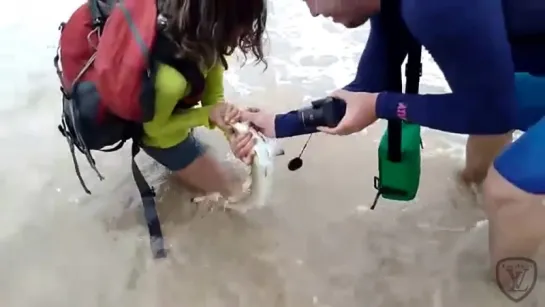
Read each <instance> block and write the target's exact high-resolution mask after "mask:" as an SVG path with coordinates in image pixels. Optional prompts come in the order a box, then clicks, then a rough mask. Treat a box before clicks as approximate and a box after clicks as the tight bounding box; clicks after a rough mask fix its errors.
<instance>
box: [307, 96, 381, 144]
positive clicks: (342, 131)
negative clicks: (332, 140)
mask: <svg viewBox="0 0 545 307" xmlns="http://www.w3.org/2000/svg"><path fill="white" fill-rule="evenodd" d="M331 96H333V97H337V98H340V99H342V100H344V102H346V113H345V115H344V117H343V118H342V120H341V121H340V122H339V124H338V125H337V127H333V128H329V127H318V130H320V131H322V132H325V133H329V134H336V135H348V134H352V133H354V132H358V131H361V130H363V129H365V128H366V127H367V126H369V125H371V124H372V123H374V122H375V121H376V120H377V116H376V113H375V105H376V101H377V96H378V94H377V93H365V92H349V91H347V90H337V91H335V92H333V93H332V94H331Z"/></svg>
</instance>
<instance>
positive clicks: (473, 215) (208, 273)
mask: <svg viewBox="0 0 545 307" xmlns="http://www.w3.org/2000/svg"><path fill="white" fill-rule="evenodd" d="M78 3H79V2H78V1H72V0H53V1H38V0H31V1H25V2H24V3H23V2H6V3H3V4H1V5H0V7H1V8H2V9H1V10H0V16H1V17H2V18H1V19H0V37H1V38H2V41H3V44H2V48H0V78H1V79H2V81H3V82H0V95H1V97H2V99H1V100H0V143H1V147H0V154H1V156H0V157H1V159H0V193H1V195H2V203H1V204H0V208H1V210H2V214H0V306H2V307H50V306H51V307H64V306H66V307H74V306H77V307H87V306H89V307H98V306H100V307H104V306H106V307H107V306H116V307H121V306H130V307H137V306H160V307H169V306H188V307H189V306H190V307H198V306H207V307H208V306H211V307H213V306H221V307H235V306H248V307H255V306H262V307H266V306H275V307H280V306H286V307H305V306H331V307H333V306H342V307H350V306H358V307H361V306H365V307H372V306H408V307H412V306H419V307H420V306H434V307H450V306H456V307H457V306H468V307H469V306H494V307H499V306H511V305H514V303H511V302H510V301H509V300H507V299H506V298H505V297H504V296H503V294H501V293H500V291H499V290H498V289H497V287H496V286H495V285H494V284H493V283H492V282H489V281H488V280H487V277H486V268H487V265H488V263H487V251H486V250H487V244H488V242H487V232H486V221H484V215H483V213H482V211H481V210H480V208H479V204H478V202H477V201H475V200H474V199H473V198H472V197H471V196H469V195H467V194H465V193H462V192H461V190H460V189H459V188H457V185H456V181H455V176H454V174H455V172H456V171H457V170H458V169H459V167H460V165H461V164H462V159H463V155H464V148H463V144H464V142H465V137H463V136H455V135H448V134H443V133H437V132H432V131H428V130H426V131H424V133H423V135H424V141H425V146H426V147H425V149H424V151H423V169H422V171H423V174H422V184H421V189H420V192H419V195H418V199H416V200H415V201H413V202H409V203H397V202H391V201H385V200H383V201H381V203H379V205H378V207H377V209H376V210H375V211H370V210H369V209H368V208H369V206H370V203H371V202H372V200H373V198H374V196H375V191H374V189H373V187H372V182H373V176H374V175H376V172H377V165H376V160H377V158H376V148H377V143H378V140H379V138H380V136H381V132H382V129H383V127H384V125H383V124H382V123H379V124H377V125H375V126H373V127H371V128H369V129H367V130H366V131H364V132H361V133H358V134H355V135H352V136H348V137H331V136H325V135H316V136H314V137H313V140H311V141H310V144H309V146H308V149H307V151H306V153H305V156H304V158H305V165H304V167H303V168H302V169H301V170H299V171H298V172H289V171H288V170H287V168H286V166H285V165H286V163H287V162H288V161H289V159H290V157H291V156H295V155H297V154H298V152H299V150H300V148H301V146H302V145H303V143H304V142H305V140H306V139H305V138H304V137H299V138H293V139H289V140H285V141H283V146H284V148H285V150H286V156H284V157H280V158H278V161H277V162H278V164H277V165H278V167H277V170H276V172H275V179H274V196H273V197H272V198H271V200H270V203H269V205H268V206H267V207H265V208H263V209H260V210H253V211H250V212H248V213H247V214H244V215H242V214H238V213H235V212H226V211H223V210H218V209H217V208H216V209H215V210H209V208H207V207H202V206H195V205H193V204H191V203H190V202H189V201H188V199H189V197H190V195H189V193H188V192H187V191H185V190H184V189H182V188H178V187H177V186H176V185H175V184H174V183H172V182H171V181H170V180H169V177H168V175H167V174H166V172H165V170H164V169H163V168H162V167H160V166H159V165H157V164H156V163H154V162H152V161H150V159H149V158H148V157H146V156H144V155H142V156H141V157H138V162H139V164H140V165H141V166H142V168H143V170H144V172H145V174H146V176H147V177H148V178H149V179H150V181H151V182H152V183H153V184H154V185H155V186H157V187H158V188H159V189H158V190H159V205H158V206H159V211H160V215H161V218H162V221H163V227H164V231H165V234H166V238H167V243H168V245H169V249H170V256H169V258H168V259H166V260H164V261H158V262H154V261H153V260H151V258H150V255H149V248H148V239H147V230H146V228H145V226H144V225H143V223H142V218H141V211H140V204H139V200H138V195H137V192H136V189H135V186H134V184H133V181H132V178H131V174H130V153H129V151H128V150H127V149H125V150H123V151H121V152H118V153H114V154H97V155H96V157H97V160H98V165H99V167H100V169H101V170H102V172H103V173H104V175H105V176H106V180H105V181H103V182H100V181H98V180H97V179H96V178H95V176H94V174H93V172H92V171H91V170H90V169H88V168H87V167H85V164H84V163H83V160H82V159H81V157H80V161H81V162H82V168H83V173H84V177H85V178H86V179H87V183H88V184H89V186H90V188H91V190H92V191H93V195H92V196H87V195H86V194H85V193H84V192H83V191H82V189H81V187H80V186H79V183H78V181H77V178H76V176H75V173H74V171H73V166H72V162H71V158H70V155H69V151H68V148H67V146H66V144H65V141H64V139H62V138H61V136H60V135H59V133H58V131H57V129H56V125H57V124H58V120H59V115H60V114H59V112H60V101H59V93H58V84H57V79H56V76H55V74H54V69H53V66H52V57H53V55H54V52H55V48H56V40H57V39H58V31H57V29H56V27H57V26H58V24H59V22H61V21H63V20H66V18H67V17H68V16H69V15H68V14H69V13H70V12H71V11H72V10H73V9H74V8H75V7H77V5H78ZM28 8H32V10H30V9H28ZM367 35H368V28H366V27H362V28H360V29H356V30H346V29H343V28H342V27H340V26H338V25H335V24H333V23H331V22H330V21H329V20H326V19H322V18H312V17H310V15H309V14H308V12H307V10H306V7H305V6H304V5H303V3H302V2H301V1H299V2H297V1H293V0H275V1H273V2H271V18H270V28H269V37H270V41H269V49H270V56H269V57H268V63H269V68H268V70H266V71H265V72H263V66H253V65H252V64H250V63H248V64H247V65H245V66H243V67H240V65H238V64H237V63H236V59H232V63H231V69H230V71H229V72H228V73H227V76H226V88H227V97H228V98H229V99H230V100H231V101H232V102H235V103H237V104H240V105H241V106H250V105H251V106H259V107H262V108H268V109H270V110H273V111H283V110H289V109H291V108H295V107H299V106H302V105H304V104H305V103H306V102H308V100H309V99H311V98H315V97H322V96H324V95H326V94H327V93H328V92H330V91H331V90H334V89H335V88H337V87H340V86H342V85H344V84H346V83H347V82H349V81H350V80H351V78H352V77H353V75H354V73H355V69H356V65H357V61H358V58H359V56H360V54H361V51H362V50H363V47H364V45H365V41H366V39H367ZM424 62H425V63H424V76H423V80H422V91H423V92H430V93H437V92H444V91H447V90H448V87H447V86H446V84H445V82H444V80H443V79H442V75H441V73H440V71H439V70H438V69H437V67H436V66H435V65H434V63H433V61H432V60H431V58H430V57H429V55H427V54H425V55H424ZM201 134H202V135H203V136H202V137H203V138H204V139H205V141H206V142H207V143H208V144H210V146H212V147H213V148H214V149H215V152H216V153H217V154H218V157H223V158H225V157H226V156H227V155H228V154H227V146H226V144H225V141H223V140H222V137H221V135H220V134H219V133H218V132H214V131H210V132H209V131H203V132H201ZM544 293H545V292H544V291H543V283H541V284H538V286H537V287H536V289H535V290H534V292H533V293H532V295H531V296H530V297H529V298H527V299H526V300H524V301H523V302H521V303H519V304H518V305H520V306H541V305H543V304H544V301H545V296H544ZM538 303H539V304H538Z"/></svg>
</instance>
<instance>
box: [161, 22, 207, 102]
mask: <svg viewBox="0 0 545 307" xmlns="http://www.w3.org/2000/svg"><path fill="white" fill-rule="evenodd" d="M176 50H177V47H176V45H175V44H174V43H173V42H172V41H170V39H168V38H167V37H166V36H165V35H163V34H161V33H158V34H157V37H156V41H155V44H154V50H153V52H152V57H153V58H154V59H155V60H157V61H160V62H161V63H164V64H166V65H168V66H171V67H173V68H174V69H176V70H177V71H178V72H179V73H180V74H182V75H183V76H184V77H185V78H186V80H187V82H188V83H189V84H191V92H190V93H189V97H200V95H201V94H202V92H203V91H204V87H205V83H206V80H205V78H204V75H203V73H202V72H201V70H200V69H199V66H198V65H197V63H195V62H193V61H191V60H188V59H181V58H176V57H175V54H176Z"/></svg>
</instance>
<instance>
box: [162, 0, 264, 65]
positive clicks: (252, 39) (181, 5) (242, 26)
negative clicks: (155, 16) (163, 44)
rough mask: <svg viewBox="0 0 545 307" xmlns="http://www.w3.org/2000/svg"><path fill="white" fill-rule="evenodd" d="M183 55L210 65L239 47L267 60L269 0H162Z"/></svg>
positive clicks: (169, 30) (170, 31)
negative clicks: (266, 32) (266, 41)
mask: <svg viewBox="0 0 545 307" xmlns="http://www.w3.org/2000/svg"><path fill="white" fill-rule="evenodd" d="M158 7H159V13H161V14H162V15H163V16H165V17H166V18H167V20H168V23H167V28H166V33H167V36H169V38H170V39H172V40H173V41H174V42H175V43H176V44H177V45H178V47H179V48H180V53H179V56H180V57H183V58H187V59H190V60H193V61H195V62H197V63H199V64H200V65H204V66H205V67H210V66H211V65H213V64H214V63H216V62H217V61H218V60H219V59H221V58H222V57H224V56H228V55H231V54H232V53H233V52H234V51H235V50H236V49H237V48H239V49H240V50H241V51H242V53H243V54H244V58H245V60H246V59H247V58H248V55H249V54H251V55H253V56H254V57H255V58H256V61H257V62H263V63H265V64H266V62H265V60H264V54H263V43H264V33H265V25H266V22H267V0H159V1H158Z"/></svg>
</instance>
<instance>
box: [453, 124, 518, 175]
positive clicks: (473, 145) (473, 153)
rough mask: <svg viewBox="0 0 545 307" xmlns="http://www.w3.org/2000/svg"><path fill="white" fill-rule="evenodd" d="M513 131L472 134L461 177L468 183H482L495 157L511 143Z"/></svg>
mask: <svg viewBox="0 0 545 307" xmlns="http://www.w3.org/2000/svg"><path fill="white" fill-rule="evenodd" d="M512 139H513V133H512V132H510V133H507V134H502V135H471V136H469V138H468V139H467V143H466V165H465V169H464V170H463V171H462V173H461V179H462V180H463V181H464V182H465V183H466V184H469V183H476V184H480V183H482V182H483V180H484V178H485V177H486V173H487V171H488V168H489V167H490V165H492V161H494V158H496V156H497V155H498V154H499V153H500V152H501V151H502V149H503V148H504V147H505V146H506V145H508V144H510V143H511V141H512Z"/></svg>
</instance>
